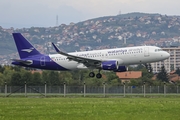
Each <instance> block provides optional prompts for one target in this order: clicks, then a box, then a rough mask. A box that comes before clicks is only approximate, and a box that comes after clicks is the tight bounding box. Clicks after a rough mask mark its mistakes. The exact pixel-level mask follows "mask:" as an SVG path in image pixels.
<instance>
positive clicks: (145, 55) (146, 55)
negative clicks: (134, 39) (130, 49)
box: [144, 47, 149, 57]
mask: <svg viewBox="0 0 180 120" xmlns="http://www.w3.org/2000/svg"><path fill="white" fill-rule="evenodd" d="M148 56H149V48H148V47H145V48H144V57H148Z"/></svg>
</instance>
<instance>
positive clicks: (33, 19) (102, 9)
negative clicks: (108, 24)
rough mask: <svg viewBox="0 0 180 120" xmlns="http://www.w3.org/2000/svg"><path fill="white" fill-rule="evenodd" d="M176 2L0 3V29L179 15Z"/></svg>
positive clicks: (54, 0) (62, 0)
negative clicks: (131, 16)
mask: <svg viewBox="0 0 180 120" xmlns="http://www.w3.org/2000/svg"><path fill="white" fill-rule="evenodd" d="M179 5H180V0H0V26H2V27H3V28H10V27H14V28H23V27H25V28H29V27H32V26H34V27H53V26H55V25H56V16H57V15H58V23H59V25H60V24H62V23H65V24H69V23H70V22H74V23H77V22H80V21H84V20H88V19H92V18H96V17H102V16H112V15H117V14H118V13H119V11H121V13H122V14H125V13H130V12H143V13H160V14H162V15H165V14H166V15H180V6H179Z"/></svg>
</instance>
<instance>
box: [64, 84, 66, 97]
mask: <svg viewBox="0 0 180 120" xmlns="http://www.w3.org/2000/svg"><path fill="white" fill-rule="evenodd" d="M64 97H66V83H65V82H64Z"/></svg>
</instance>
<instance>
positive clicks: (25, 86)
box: [24, 81, 27, 97]
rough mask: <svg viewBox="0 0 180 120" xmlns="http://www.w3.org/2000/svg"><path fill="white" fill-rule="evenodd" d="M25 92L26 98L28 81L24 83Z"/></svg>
mask: <svg viewBox="0 0 180 120" xmlns="http://www.w3.org/2000/svg"><path fill="white" fill-rule="evenodd" d="M24 92H25V97H27V85H26V81H25V82H24Z"/></svg>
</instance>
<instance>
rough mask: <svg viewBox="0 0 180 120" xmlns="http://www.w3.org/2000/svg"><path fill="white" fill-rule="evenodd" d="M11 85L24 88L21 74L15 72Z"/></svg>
mask: <svg viewBox="0 0 180 120" xmlns="http://www.w3.org/2000/svg"><path fill="white" fill-rule="evenodd" d="M11 85H13V86H22V85H24V81H23V80H22V79H21V74H20V72H14V73H13V74H12V77H11Z"/></svg>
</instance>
